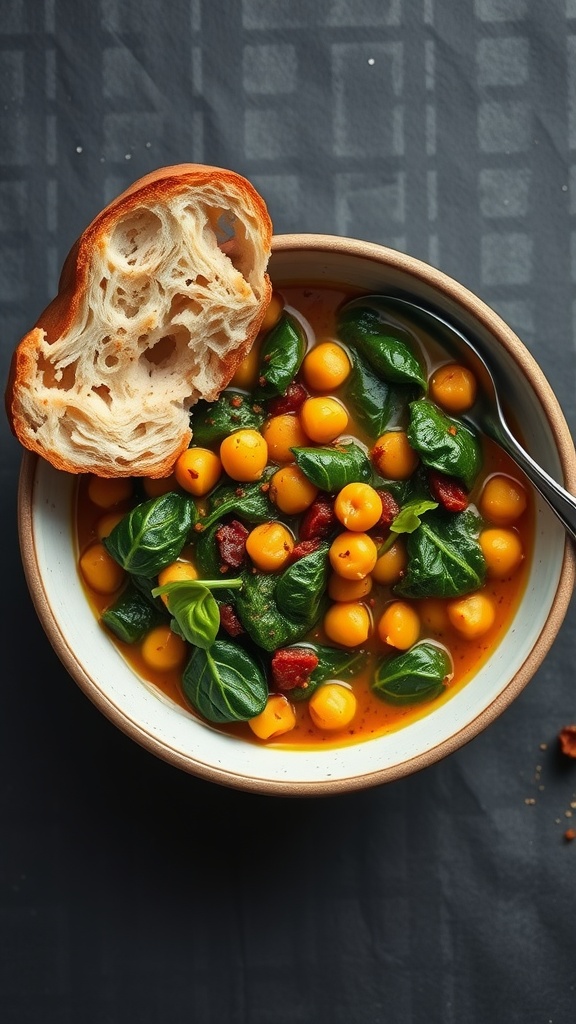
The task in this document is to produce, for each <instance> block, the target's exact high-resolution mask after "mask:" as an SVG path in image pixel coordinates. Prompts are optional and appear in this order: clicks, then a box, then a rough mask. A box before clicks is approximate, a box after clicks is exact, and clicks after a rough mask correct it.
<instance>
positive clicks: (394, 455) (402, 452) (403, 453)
mask: <svg viewBox="0 0 576 1024" xmlns="http://www.w3.org/2000/svg"><path fill="white" fill-rule="evenodd" d="M372 461H373V463H374V465H375V466H376V469H377V470H378V472H379V473H380V476H382V477H384V479H385V480H407V479H408V477H410V476H412V473H413V472H414V470H415V469H416V467H417V465H418V462H419V458H418V455H417V453H416V452H415V451H414V449H413V448H412V447H411V446H410V443H409V441H408V437H407V434H406V433H405V431H404V430H388V431H387V432H386V433H385V434H382V437H379V438H378V440H377V441H376V444H375V445H374V447H373V449H372Z"/></svg>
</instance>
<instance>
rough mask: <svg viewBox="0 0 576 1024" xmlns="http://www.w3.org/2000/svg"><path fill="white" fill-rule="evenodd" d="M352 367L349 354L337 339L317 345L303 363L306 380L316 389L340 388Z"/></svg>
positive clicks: (329, 389) (309, 385)
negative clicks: (337, 342)
mask: <svg viewBox="0 0 576 1024" xmlns="http://www.w3.org/2000/svg"><path fill="white" fill-rule="evenodd" d="M351 369H352V366H351V364H350V360H349V358H348V355H347V354H346V352H345V351H344V349H343V348H342V346H341V345H337V344H336V342H335V341H323V342H321V343H320V344H319V345H315V346H314V348H312V349H310V351H309V352H308V354H307V356H306V357H305V359H304V362H303V363H302V374H303V377H304V380H305V381H306V383H307V385H308V387H310V388H314V390H315V391H332V390H334V389H335V388H339V387H340V385H341V384H343V383H344V381H345V380H346V379H347V378H348V376H349V374H350V371H351Z"/></svg>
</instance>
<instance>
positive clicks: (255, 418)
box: [190, 391, 265, 448]
mask: <svg viewBox="0 0 576 1024" xmlns="http://www.w3.org/2000/svg"><path fill="white" fill-rule="evenodd" d="M264 416H265V413H264V409H263V408H262V406H260V405H258V404H257V403H256V402H254V401H253V399H252V398H251V397H250V396H249V395H245V394H243V393H242V392H240V391H223V392H222V394H221V395H220V397H219V398H218V400H217V401H216V402H204V401H200V402H198V403H197V404H196V405H195V406H194V408H193V409H192V410H191V414H190V427H191V429H192V436H193V439H194V444H198V445H204V446H206V447H208V448H209V447H211V446H212V445H218V444H220V443H221V441H223V440H224V438H225V437H228V435H229V434H232V433H234V431H235V430H240V429H241V428H249V429H252V430H259V429H260V427H261V426H262V424H263V422H264Z"/></svg>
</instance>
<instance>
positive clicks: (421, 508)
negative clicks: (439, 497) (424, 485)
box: [390, 500, 438, 533]
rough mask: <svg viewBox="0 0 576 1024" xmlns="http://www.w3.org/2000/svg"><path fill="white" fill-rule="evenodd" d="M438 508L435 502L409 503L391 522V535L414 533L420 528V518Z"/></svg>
mask: <svg viewBox="0 0 576 1024" xmlns="http://www.w3.org/2000/svg"><path fill="white" fill-rule="evenodd" d="M434 508H438V502H437V501H426V500H423V501H409V502H408V504H407V505H404V507H403V508H401V509H400V511H399V513H398V515H397V516H396V517H395V518H394V519H393V520H392V522H391V524H390V530H391V532H392V533H414V530H417V529H418V527H419V526H420V523H421V519H420V517H421V516H423V515H424V513H425V512H430V511H431V510H432V509H434Z"/></svg>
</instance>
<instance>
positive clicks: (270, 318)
mask: <svg viewBox="0 0 576 1024" xmlns="http://www.w3.org/2000/svg"><path fill="white" fill-rule="evenodd" d="M283 310H284V300H283V298H282V296H281V295H279V294H278V292H272V298H271V299H270V302H269V303H268V308H267V310H266V312H265V313H264V319H263V321H262V326H261V327H260V330H261V331H262V332H265V331H271V330H272V328H273V327H275V326H276V324H277V323H278V321H279V319H280V317H281V316H282V312H283Z"/></svg>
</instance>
